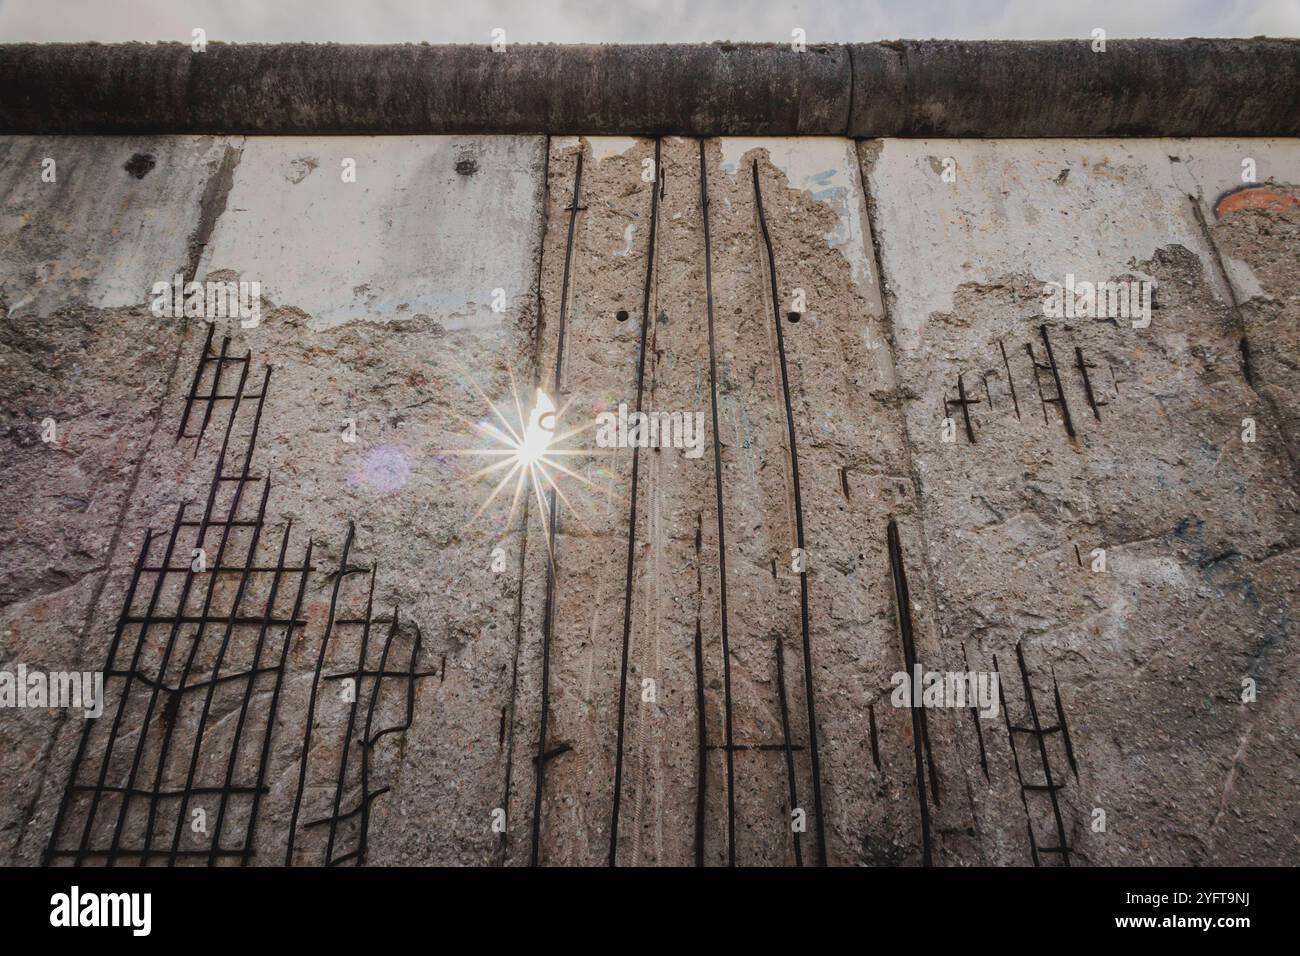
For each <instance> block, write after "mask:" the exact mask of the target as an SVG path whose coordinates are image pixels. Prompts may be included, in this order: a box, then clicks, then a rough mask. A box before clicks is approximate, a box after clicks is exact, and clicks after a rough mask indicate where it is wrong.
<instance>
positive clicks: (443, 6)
mask: <svg viewBox="0 0 1300 956" xmlns="http://www.w3.org/2000/svg"><path fill="white" fill-rule="evenodd" d="M195 27H202V28H203V29H204V30H206V31H207V35H208V39H210V40H226V41H232V42H245V43H247V42H277V41H286V40H307V41H327V40H333V41H337V42H344V43H396V42H419V41H427V42H430V43H487V42H489V41H490V39H491V33H492V30H493V29H494V28H497V27H500V28H502V29H504V30H505V31H506V39H507V40H508V41H509V42H517V43H527V42H557V43H576V42H591V43H601V42H607V43H618V42H621V43H667V42H698V41H707V40H755V41H756V40H776V41H788V40H789V37H790V31H791V30H792V29H794V28H795V27H801V28H803V29H804V30H805V31H806V32H807V36H808V40H809V42H818V41H835V42H845V41H868V40H880V39H893V38H925V37H945V38H953V39H987V38H1004V39H1043V38H1067V37H1086V36H1088V35H1089V34H1090V33H1091V31H1092V30H1093V29H1094V28H1095V27H1101V28H1103V29H1105V30H1106V33H1107V35H1108V36H1110V37H1136V36H1152V37H1183V36H1258V35H1268V36H1290V37H1295V36H1300V0H1074V2H1061V0H966V2H948V3H938V2H929V0H726V2H716V0H454V2H432V0H424V2H420V0H369V2H367V0H0V42H18V41H59V40H64V41H68V40H98V41H101V42H112V41H121V40H184V41H186V42H188V41H189V38H190V31H191V30H193V29H194V28H195Z"/></svg>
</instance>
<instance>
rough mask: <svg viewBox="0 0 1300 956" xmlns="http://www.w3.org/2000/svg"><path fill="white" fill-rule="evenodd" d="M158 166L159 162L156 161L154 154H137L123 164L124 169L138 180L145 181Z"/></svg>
mask: <svg viewBox="0 0 1300 956" xmlns="http://www.w3.org/2000/svg"><path fill="white" fill-rule="evenodd" d="M156 165H158V161H157V160H156V159H154V157H153V154H152V153H136V154H135V155H134V156H132V157H131V158H130V159H128V160H127V161H126V162H125V163H123V164H122V168H123V169H125V170H126V171H127V172H128V173H130V174H131V175H132V176H134V177H135V178H136V179H144V178H145V176H147V175H149V172H150V170H152V169H153V168H154V166H156Z"/></svg>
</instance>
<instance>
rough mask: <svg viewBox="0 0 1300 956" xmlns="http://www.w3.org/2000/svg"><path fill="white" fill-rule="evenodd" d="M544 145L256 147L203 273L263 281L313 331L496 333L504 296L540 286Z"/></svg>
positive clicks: (274, 142)
mask: <svg viewBox="0 0 1300 956" xmlns="http://www.w3.org/2000/svg"><path fill="white" fill-rule="evenodd" d="M539 142H541V141H540V140H538V139H536V138H524V137H509V136H498V137H493V136H488V137H479V138H474V137H429V136H424V137H365V138H337V137H335V138H316V137H308V138H292V139H284V138H266V137H254V138H252V139H249V140H248V141H247V142H246V143H245V145H244V146H243V148H242V149H241V150H240V158H239V164H238V166H237V167H236V169H235V173H234V188H233V192H232V193H231V195H232V197H233V200H234V201H233V202H231V203H230V204H228V208H227V209H226V211H225V213H224V214H223V215H222V216H221V218H220V219H219V220H218V222H217V225H216V229H215V231H214V232H213V235H212V239H211V241H210V242H209V243H208V244H207V246H206V248H205V250H204V253H203V258H202V261H201V262H200V264H199V275H200V277H203V276H207V275H208V274H210V273H223V274H224V273H227V272H231V273H234V274H235V276H238V277H240V278H242V279H244V280H258V281H260V282H261V288H262V296H263V298H264V300H266V301H267V302H268V303H271V304H273V305H275V306H276V307H284V306H292V307H293V308H295V309H298V310H301V311H302V312H303V313H305V314H306V316H307V318H306V322H307V324H308V326H309V327H310V329H311V330H312V331H321V330H324V329H327V328H332V327H335V326H339V325H343V324H345V323H347V322H352V321H358V320H362V319H365V320H368V321H372V322H374V321H392V320H395V319H407V320H411V321H413V322H417V323H423V324H425V325H427V326H428V327H429V328H430V329H433V328H435V327H436V328H440V329H442V330H443V331H444V332H452V331H461V330H469V331H475V330H480V329H492V328H495V327H496V326H497V325H499V324H500V314H499V313H498V312H495V311H494V310H493V293H494V290H496V289H500V290H501V294H502V295H503V296H504V298H505V302H506V303H514V307H515V308H516V309H517V308H519V307H520V303H521V301H522V300H524V299H526V298H527V297H528V294H529V292H530V290H531V288H532V285H533V283H534V282H535V280H536V276H535V275H534V273H535V271H536V266H535V263H534V261H533V258H532V257H531V256H530V255H529V250H530V246H531V244H533V243H535V242H536V241H537V239H536V228H535V227H533V224H532V223H531V222H530V219H529V217H530V216H533V215H535V211H534V210H533V209H532V203H533V202H535V200H536V196H535V191H536V187H537V183H536V169H535V166H536V162H537V150H538V149H539V146H538V143H539ZM353 172H355V176H352V175H351V174H352V173H353ZM289 223H292V228H285V226H286V224H289ZM229 278H234V276H230V277H229ZM270 321H274V318H271V319H270Z"/></svg>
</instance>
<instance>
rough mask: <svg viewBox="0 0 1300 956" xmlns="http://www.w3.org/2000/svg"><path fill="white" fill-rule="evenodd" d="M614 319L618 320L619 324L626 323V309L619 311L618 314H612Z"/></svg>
mask: <svg viewBox="0 0 1300 956" xmlns="http://www.w3.org/2000/svg"><path fill="white" fill-rule="evenodd" d="M614 318H616V319H618V320H619V321H620V322H626V321H627V309H619V310H618V312H616V313H615V314H614Z"/></svg>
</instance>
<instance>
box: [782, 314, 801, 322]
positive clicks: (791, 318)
mask: <svg viewBox="0 0 1300 956" xmlns="http://www.w3.org/2000/svg"><path fill="white" fill-rule="evenodd" d="M785 317H786V318H787V319H788V320H789V321H791V322H798V321H799V319H801V318H802V316H801V315H800V314H799V313H798V312H787V313H786V315H785Z"/></svg>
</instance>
